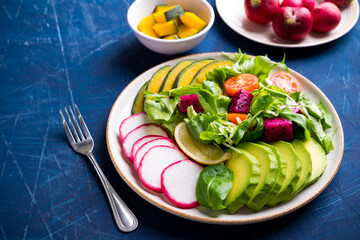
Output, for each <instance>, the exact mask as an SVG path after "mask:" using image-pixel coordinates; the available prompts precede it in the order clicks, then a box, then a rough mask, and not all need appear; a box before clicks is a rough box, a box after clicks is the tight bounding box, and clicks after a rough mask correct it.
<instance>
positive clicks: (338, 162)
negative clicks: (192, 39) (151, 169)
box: [106, 52, 344, 225]
mask: <svg viewBox="0 0 360 240" xmlns="http://www.w3.org/2000/svg"><path fill="white" fill-rule="evenodd" d="M209 55H214V56H218V57H221V56H222V55H223V53H222V52H208V53H199V54H192V55H187V56H183V57H178V58H174V59H171V60H168V61H166V62H163V63H160V64H158V65H156V66H154V67H152V68H150V69H148V70H146V71H145V72H143V73H142V74H140V75H139V76H137V77H136V78H134V79H133V80H132V81H131V82H130V83H129V84H128V85H127V86H126V87H125V88H124V89H123V90H122V91H121V93H120V94H119V95H118V97H117V98H116V100H115V102H114V104H113V106H112V108H111V110H110V113H109V116H108V120H107V126H106V145H107V149H108V153H109V156H110V158H111V161H112V163H113V165H114V167H115V169H116V170H117V172H118V174H119V175H120V176H121V178H122V179H123V180H124V182H125V183H126V184H127V185H128V186H129V187H130V188H131V189H132V190H133V191H134V192H135V193H136V194H137V195H139V196H140V197H142V198H143V199H145V200H146V201H148V202H149V203H151V204H152V205H154V206H155V207H158V208H160V209H162V210H164V211H166V212H168V213H170V214H173V215H176V216H179V217H182V218H185V219H188V220H192V221H197V222H202V223H209V224H218V225H242V224H251V223H256V222H262V221H267V220H271V219H275V218H277V217H280V216H283V215H286V214H288V213H290V212H293V211H295V210H297V209H299V208H301V207H303V206H304V205H306V204H307V203H309V202H311V201H312V200H313V199H314V198H315V197H317V196H318V195H319V194H320V193H321V192H323V191H324V190H325V188H327V186H328V185H329V184H330V183H331V181H332V180H333V179H334V177H335V175H336V173H337V172H338V169H339V167H340V165H341V161H342V159H343V154H344V133H343V127H342V124H341V121H340V117H339V115H338V113H337V111H336V109H335V107H334V106H333V105H332V103H331V102H330V100H329V99H328V98H327V96H326V95H325V94H324V93H323V92H322V91H321V90H320V89H319V88H318V87H317V86H316V85H315V84H314V83H313V82H311V81H310V80H309V79H307V78H306V77H304V76H303V75H301V74H300V73H298V72H296V71H294V70H292V69H290V68H289V70H290V71H291V72H292V73H295V74H296V75H299V76H301V77H302V78H303V79H304V80H305V81H306V82H307V84H309V85H310V88H311V89H314V90H315V91H316V92H317V93H320V94H321V95H322V97H323V99H324V100H325V101H326V104H327V105H328V106H330V107H331V108H332V111H333V112H334V113H335V116H333V118H334V121H336V122H337V124H338V130H337V131H339V132H340V140H339V141H340V148H339V156H338V158H337V159H336V161H335V163H336V168H335V169H334V170H333V172H332V174H331V175H330V176H329V177H328V179H327V180H326V183H325V184H324V186H322V187H321V189H319V190H318V191H315V192H314V193H311V194H310V195H309V197H307V198H306V200H303V201H301V202H300V203H298V204H295V205H293V206H290V207H288V208H286V209H285V210H283V211H279V212H276V213H274V214H270V215H269V216H255V217H247V218H246V219H238V220H237V219H219V218H211V217H202V216H194V215H192V214H189V213H186V209H180V208H177V207H173V206H171V205H170V204H169V206H170V207H169V206H166V205H164V204H161V203H159V202H157V201H155V200H153V199H151V198H149V197H148V196H147V195H145V194H142V193H141V192H140V191H139V190H137V188H141V186H140V185H139V186H135V185H134V184H133V183H132V182H131V181H130V180H128V179H127V177H126V176H125V174H124V173H123V172H122V171H121V169H120V167H119V166H118V165H117V163H116V161H115V158H114V154H113V152H112V150H111V148H110V139H109V137H110V133H109V129H110V123H111V117H112V114H113V112H114V111H115V107H116V106H117V103H118V101H119V99H121V97H122V94H124V93H126V92H127V89H129V88H130V87H131V86H132V85H133V84H135V82H137V81H140V79H141V78H142V77H143V76H144V75H146V74H149V73H151V72H153V71H155V70H156V69H158V68H160V67H162V66H164V65H168V64H173V63H174V64H176V63H177V62H179V61H181V60H183V59H193V58H195V59H199V58H201V56H205V57H209ZM249 56H251V55H249ZM129 114H130V113H129ZM119 124H120V123H119ZM122 157H124V156H123V155H122ZM122 160H124V161H126V160H125V159H122ZM146 192H148V191H147V190H146ZM149 194H153V195H159V194H158V193H155V192H149ZM200 208H202V207H201V206H200Z"/></svg>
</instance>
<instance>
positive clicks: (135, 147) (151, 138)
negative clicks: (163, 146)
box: [129, 135, 165, 162]
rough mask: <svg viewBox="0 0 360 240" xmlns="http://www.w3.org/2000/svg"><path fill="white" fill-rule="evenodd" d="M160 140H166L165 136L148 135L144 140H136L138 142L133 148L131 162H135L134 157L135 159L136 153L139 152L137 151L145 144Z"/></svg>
mask: <svg viewBox="0 0 360 240" xmlns="http://www.w3.org/2000/svg"><path fill="white" fill-rule="evenodd" d="M158 138H165V137H164V136H160V135H148V136H145V137H142V138H139V139H138V140H136V142H135V143H134V145H133V146H132V148H131V154H130V155H131V159H129V160H130V161H132V162H133V161H134V157H135V153H136V152H137V150H138V149H139V148H140V147H141V146H142V145H143V144H144V143H147V142H149V141H151V140H154V139H158Z"/></svg>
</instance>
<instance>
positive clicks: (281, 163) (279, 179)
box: [256, 141, 287, 200]
mask: <svg viewBox="0 0 360 240" xmlns="http://www.w3.org/2000/svg"><path fill="white" fill-rule="evenodd" d="M256 143H257V144H260V145H262V146H264V147H266V148H268V150H269V151H272V152H273V153H274V155H275V157H276V160H277V161H278V167H279V171H278V173H277V176H276V181H275V184H274V186H273V188H272V189H271V190H270V192H269V193H268V195H267V196H266V198H267V199H268V200H269V199H271V198H273V197H274V196H275V195H276V194H277V193H278V192H279V191H280V189H281V187H282V185H283V183H284V181H285V176H286V169H287V163H286V161H285V159H284V158H283V156H282V154H281V153H280V151H279V149H277V148H276V147H274V146H272V145H270V144H268V143H265V142H260V141H257V142H256Z"/></svg>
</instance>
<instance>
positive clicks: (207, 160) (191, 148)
mask: <svg viewBox="0 0 360 240" xmlns="http://www.w3.org/2000/svg"><path fill="white" fill-rule="evenodd" d="M174 137H175V141H176V143H177V144H178V145H179V147H180V148H181V150H182V151H183V152H184V153H185V154H186V155H188V156H189V157H190V158H191V159H193V160H195V161H197V162H199V163H201V164H205V165H213V164H218V163H221V162H224V161H225V160H227V159H230V158H231V154H230V153H228V152H224V151H223V150H222V149H220V148H219V147H217V146H215V145H212V144H208V145H207V144H203V143H201V142H199V141H197V140H196V139H195V137H194V136H193V135H192V133H191V130H190V129H189V128H188V126H187V125H186V123H185V122H180V123H179V124H178V125H177V126H176V127H175V131H174Z"/></svg>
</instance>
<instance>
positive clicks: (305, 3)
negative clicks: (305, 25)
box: [280, 0, 315, 12]
mask: <svg viewBox="0 0 360 240" xmlns="http://www.w3.org/2000/svg"><path fill="white" fill-rule="evenodd" d="M280 7H306V8H307V9H309V11H310V12H311V11H312V10H313V9H314V7H315V0H284V1H282V3H281V5H280Z"/></svg>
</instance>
